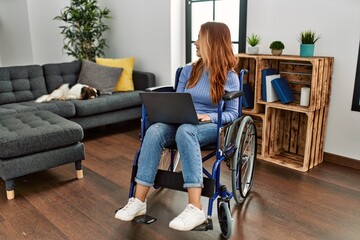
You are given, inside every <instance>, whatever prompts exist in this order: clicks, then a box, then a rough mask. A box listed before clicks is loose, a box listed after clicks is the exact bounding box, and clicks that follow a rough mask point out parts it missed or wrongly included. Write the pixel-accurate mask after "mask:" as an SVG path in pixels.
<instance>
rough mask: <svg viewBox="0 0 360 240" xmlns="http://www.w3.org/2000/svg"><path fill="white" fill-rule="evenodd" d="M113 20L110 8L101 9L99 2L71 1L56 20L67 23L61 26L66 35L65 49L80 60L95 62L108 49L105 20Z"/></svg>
mask: <svg viewBox="0 0 360 240" xmlns="http://www.w3.org/2000/svg"><path fill="white" fill-rule="evenodd" d="M108 18H111V16H110V10H109V9H108V8H104V9H100V7H99V6H98V3H97V0H71V2H70V6H67V7H65V8H64V9H63V10H62V11H61V12H60V15H59V16H56V17H55V18H54V20H59V21H63V22H65V23H66V25H64V26H60V28H61V29H62V31H61V34H63V35H64V47H63V49H64V50H65V51H66V53H67V54H68V55H69V56H73V57H75V58H76V59H78V60H83V59H87V60H90V61H95V57H100V56H103V55H104V52H103V50H104V48H105V47H108V46H107V44H106V40H105V38H104V37H103V35H102V34H103V32H104V31H106V30H108V29H109V27H108V26H107V25H106V24H104V23H103V19H108Z"/></svg>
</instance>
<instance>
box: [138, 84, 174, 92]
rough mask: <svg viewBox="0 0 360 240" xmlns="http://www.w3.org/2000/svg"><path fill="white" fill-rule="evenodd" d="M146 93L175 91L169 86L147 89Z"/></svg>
mask: <svg viewBox="0 0 360 240" xmlns="http://www.w3.org/2000/svg"><path fill="white" fill-rule="evenodd" d="M145 92H175V89H174V87H173V86H171V85H167V86H157V87H151V88H147V89H145Z"/></svg>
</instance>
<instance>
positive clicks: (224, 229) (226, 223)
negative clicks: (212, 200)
mask: <svg viewBox="0 0 360 240" xmlns="http://www.w3.org/2000/svg"><path fill="white" fill-rule="evenodd" d="M218 219H219V225H220V229H221V234H222V235H223V236H224V237H225V238H229V237H230V236H231V232H232V218H231V214H230V209H229V204H228V203H226V202H220V203H219V206H218Z"/></svg>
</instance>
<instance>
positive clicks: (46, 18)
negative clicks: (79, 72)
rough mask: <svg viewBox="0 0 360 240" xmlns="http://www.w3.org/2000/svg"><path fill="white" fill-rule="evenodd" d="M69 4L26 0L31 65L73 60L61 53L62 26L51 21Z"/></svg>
mask: <svg viewBox="0 0 360 240" xmlns="http://www.w3.org/2000/svg"><path fill="white" fill-rule="evenodd" d="M69 2H70V0H56V1H47V0H27V5H28V14H29V20H28V21H29V25H30V34H31V43H32V53H33V56H32V58H33V63H37V64H44V63H56V62H63V61H71V60H73V59H74V58H72V57H69V56H67V55H66V54H63V52H62V46H63V36H62V35H61V34H60V31H61V29H60V28H59V26H60V25H64V24H63V23H62V22H60V21H57V20H56V21H55V20H53V18H54V17H55V16H58V15H60V10H61V9H63V8H64V7H65V6H67V5H68V4H69Z"/></svg>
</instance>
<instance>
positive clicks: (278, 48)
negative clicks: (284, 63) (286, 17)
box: [269, 41, 285, 56]
mask: <svg viewBox="0 0 360 240" xmlns="http://www.w3.org/2000/svg"><path fill="white" fill-rule="evenodd" d="M269 48H270V49H271V54H272V55H274V56H280V55H281V54H282V50H283V49H284V48H285V45H284V44H283V43H282V42H281V41H273V42H272V43H271V44H270V46H269Z"/></svg>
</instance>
